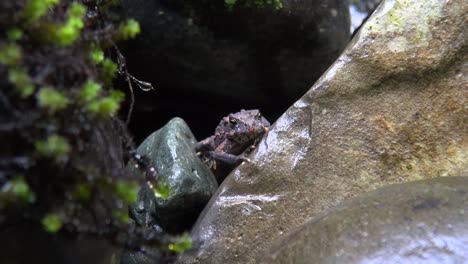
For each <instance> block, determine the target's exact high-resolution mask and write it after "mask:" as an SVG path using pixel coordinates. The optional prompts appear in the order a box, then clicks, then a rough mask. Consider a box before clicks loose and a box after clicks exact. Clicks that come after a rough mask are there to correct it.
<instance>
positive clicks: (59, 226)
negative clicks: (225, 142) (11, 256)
mask: <svg viewBox="0 0 468 264" xmlns="http://www.w3.org/2000/svg"><path fill="white" fill-rule="evenodd" d="M5 1H7V2H2V4H0V5H2V6H7V7H9V8H10V9H11V10H12V12H11V13H10V12H8V13H6V14H3V13H2V22H5V23H3V24H2V29H4V32H5V33H4V34H0V64H1V65H0V66H1V67H0V80H1V82H2V89H0V120H2V127H1V129H0V146H2V148H0V157H2V160H1V161H2V162H1V164H2V166H0V209H1V210H2V216H3V217H2V219H1V221H0V228H2V224H3V223H6V222H10V223H16V222H19V221H17V220H18V219H19V220H24V221H26V222H28V223H30V224H31V225H32V226H37V225H38V224H39V225H41V226H42V227H43V228H44V230H46V231H47V232H50V233H56V232H66V233H71V234H72V235H75V236H76V235H80V236H95V237H99V238H100V239H102V238H105V239H108V240H111V241H112V242H114V243H119V244H124V245H127V246H128V244H130V242H128V241H138V245H133V247H134V248H136V247H140V246H141V245H143V244H157V245H158V247H157V248H156V249H158V250H161V251H164V252H168V251H169V250H168V248H167V245H168V243H169V240H167V241H166V240H161V239H162V238H161V236H151V235H147V232H143V230H144V229H146V227H135V226H133V225H132V223H131V222H130V218H129V217H128V209H127V207H126V204H128V203H131V202H134V201H135V200H136V197H137V189H138V186H139V185H140V184H141V183H142V182H143V181H146V180H147V179H146V178H145V177H144V176H142V177H141V178H138V179H136V178H131V177H132V176H131V175H127V173H126V171H125V170H124V169H123V167H124V166H123V163H124V161H123V159H121V156H122V155H121V153H122V152H123V153H127V152H126V150H128V149H132V148H133V144H132V140H131V138H130V137H129V135H128V133H127V130H126V126H125V124H124V122H122V121H121V120H120V119H119V115H118V114H119V113H118V111H119V109H120V106H121V104H122V102H123V100H124V99H125V94H124V93H123V92H122V91H119V90H116V89H115V88H114V87H113V81H114V80H115V78H116V77H117V75H118V74H119V73H120V69H121V68H122V65H118V64H117V63H115V62H114V61H115V58H116V57H117V56H122V55H121V54H116V52H115V50H117V49H114V47H113V45H114V43H118V41H120V40H124V39H128V38H133V37H135V36H136V35H137V34H138V33H139V32H140V27H139V24H138V23H137V22H136V21H135V20H131V19H130V20H127V19H123V18H120V19H112V20H111V19H110V18H109V17H111V15H112V17H115V16H114V15H115V14H112V13H111V10H110V8H109V7H110V6H112V5H113V4H114V1H109V0H104V1H97V0H87V1H72V0H23V1H14V0H5ZM10 9H9V10H10ZM90 10H93V12H92V13H91V11H90ZM94 10H99V12H97V15H96V13H94ZM122 146H126V147H128V149H122ZM126 158H129V156H126ZM142 174H144V173H142ZM18 175H21V176H18ZM142 179H143V180H142ZM155 184H156V183H155ZM162 193H167V190H163V191H162ZM18 204H20V205H21V206H22V207H21V210H16V208H17V206H18ZM65 227H66V228H65ZM1 260H2V259H1V258H0V262H1Z"/></svg>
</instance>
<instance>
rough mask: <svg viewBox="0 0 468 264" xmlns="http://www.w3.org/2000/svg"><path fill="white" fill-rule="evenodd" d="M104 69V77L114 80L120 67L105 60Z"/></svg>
mask: <svg viewBox="0 0 468 264" xmlns="http://www.w3.org/2000/svg"><path fill="white" fill-rule="evenodd" d="M101 65H102V69H103V71H104V75H105V76H104V77H105V78H106V79H114V78H115V76H116V75H117V69H118V66H117V64H116V63H115V62H113V61H112V60H111V59H108V58H105V59H104V60H103V61H102V63H101Z"/></svg>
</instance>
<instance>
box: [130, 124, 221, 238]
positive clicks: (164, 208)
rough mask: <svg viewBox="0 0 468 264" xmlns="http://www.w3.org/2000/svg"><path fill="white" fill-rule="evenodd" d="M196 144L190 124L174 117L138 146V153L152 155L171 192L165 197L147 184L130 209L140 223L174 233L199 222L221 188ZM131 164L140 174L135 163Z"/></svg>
mask: <svg viewBox="0 0 468 264" xmlns="http://www.w3.org/2000/svg"><path fill="white" fill-rule="evenodd" d="M195 144H196V140H195V138H194V136H193V135H192V133H191V132H190V129H189V127H188V126H187V124H186V123H185V122H184V121H183V120H182V119H180V118H174V119H172V120H171V121H169V122H168V123H167V124H166V125H165V126H164V127H163V128H161V129H159V130H158V131H156V132H154V133H153V134H151V135H150V136H148V138H146V139H145V141H143V143H141V145H140V146H139V147H138V148H137V153H138V154H140V155H145V156H147V157H148V158H149V160H150V164H151V166H153V167H155V168H156V169H157V171H158V172H159V175H160V176H159V177H160V180H161V181H162V182H164V183H166V184H167V185H168V187H169V189H170V191H171V193H170V196H169V197H168V198H166V199H162V198H157V197H155V196H154V194H153V192H152V191H151V189H150V188H149V187H148V186H144V187H143V188H142V189H141V190H140V192H139V198H138V201H137V203H136V204H135V205H133V206H131V208H130V212H131V215H132V216H133V218H134V219H135V221H136V222H137V223H138V224H140V225H147V226H153V225H157V226H160V227H162V228H163V229H164V230H165V231H168V232H172V233H174V232H182V231H184V230H187V229H188V228H190V226H191V225H192V224H193V223H194V222H195V220H196V218H197V216H198V214H199V213H200V212H201V211H202V209H203V207H204V206H205V204H206V203H207V202H208V200H209V199H210V198H211V196H212V195H213V194H214V192H215V191H216V188H217V187H218V184H217V182H216V179H215V177H214V176H213V174H212V173H211V171H210V170H209V169H208V168H207V167H206V166H205V165H204V164H203V163H202V161H201V160H200V159H199V158H198V156H197V154H196V153H195V150H194V148H195ZM129 167H130V168H129V169H131V170H132V171H133V172H134V173H138V172H137V171H136V169H135V168H134V167H133V166H132V164H130V165H129Z"/></svg>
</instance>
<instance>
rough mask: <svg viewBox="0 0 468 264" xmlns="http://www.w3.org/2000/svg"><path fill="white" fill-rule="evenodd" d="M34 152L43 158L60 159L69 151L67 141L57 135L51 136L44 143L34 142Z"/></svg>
mask: <svg viewBox="0 0 468 264" xmlns="http://www.w3.org/2000/svg"><path fill="white" fill-rule="evenodd" d="M34 145H35V147H36V151H37V152H38V153H39V154H41V155H42V156H45V157H50V158H55V159H58V160H59V159H62V158H63V157H65V156H66V155H67V154H68V153H69V152H70V150H71V147H70V144H69V143H68V140H67V139H65V138H64V137H61V136H59V135H51V136H49V137H48V138H47V139H46V140H45V141H36V142H35V144H34Z"/></svg>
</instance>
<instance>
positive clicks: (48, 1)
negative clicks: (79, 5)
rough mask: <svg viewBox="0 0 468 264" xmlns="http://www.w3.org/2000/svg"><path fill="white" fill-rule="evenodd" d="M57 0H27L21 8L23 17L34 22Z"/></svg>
mask: <svg viewBox="0 0 468 264" xmlns="http://www.w3.org/2000/svg"><path fill="white" fill-rule="evenodd" d="M58 2H59V0H28V1H27V2H26V6H25V7H24V9H23V17H24V18H25V19H26V20H27V21H28V22H35V21H36V20H38V19H39V18H41V17H42V16H43V15H45V14H46V13H47V10H49V9H50V8H51V7H53V6H54V5H56V4H57V3H58Z"/></svg>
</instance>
